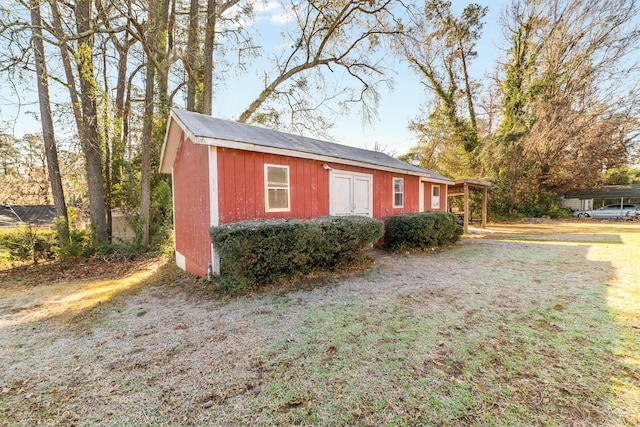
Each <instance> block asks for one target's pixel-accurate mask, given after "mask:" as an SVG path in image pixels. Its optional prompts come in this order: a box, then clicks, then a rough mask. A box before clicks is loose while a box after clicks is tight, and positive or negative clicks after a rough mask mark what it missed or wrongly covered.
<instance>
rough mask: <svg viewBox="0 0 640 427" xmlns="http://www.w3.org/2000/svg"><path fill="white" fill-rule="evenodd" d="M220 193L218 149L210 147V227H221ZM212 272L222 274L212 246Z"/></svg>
mask: <svg viewBox="0 0 640 427" xmlns="http://www.w3.org/2000/svg"><path fill="white" fill-rule="evenodd" d="M219 200H220V199H219V193H218V148H217V147H213V146H209V225H210V226H211V227H217V226H218V225H220V206H219ZM211 272H212V273H213V274H215V275H219V274H220V256H219V255H218V252H217V251H216V250H215V249H214V248H213V245H211Z"/></svg>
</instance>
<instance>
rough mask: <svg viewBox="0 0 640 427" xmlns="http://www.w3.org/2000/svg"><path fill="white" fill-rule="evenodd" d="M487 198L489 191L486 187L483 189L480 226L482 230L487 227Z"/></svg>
mask: <svg viewBox="0 0 640 427" xmlns="http://www.w3.org/2000/svg"><path fill="white" fill-rule="evenodd" d="M487 196H488V190H487V187H484V188H483V189H482V224H480V228H485V227H486V226H487Z"/></svg>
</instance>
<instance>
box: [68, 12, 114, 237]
mask: <svg viewBox="0 0 640 427" xmlns="http://www.w3.org/2000/svg"><path fill="white" fill-rule="evenodd" d="M75 18H76V27H77V31H78V36H77V37H78V47H77V51H76V61H77V67H78V79H79V81H80V92H81V95H80V103H81V107H82V133H81V136H82V147H83V150H84V155H85V162H86V168H87V183H88V187H89V189H88V190H89V212H90V216H91V224H92V227H93V229H94V237H95V238H96V243H98V242H99V241H107V240H108V239H109V235H108V233H107V216H106V211H105V204H104V195H105V194H104V179H103V176H102V150H101V141H100V135H99V132H98V112H97V106H96V90H97V87H96V80H95V75H94V63H93V35H94V30H93V29H92V22H93V16H92V0H78V1H77V2H76V4H75Z"/></svg>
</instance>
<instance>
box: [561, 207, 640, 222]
mask: <svg viewBox="0 0 640 427" xmlns="http://www.w3.org/2000/svg"><path fill="white" fill-rule="evenodd" d="M573 216H575V217H578V218H597V219H630V220H632V219H636V218H637V217H640V208H639V207H638V206H636V205H631V204H623V205H622V206H621V205H606V206H603V207H601V208H597V209H591V210H586V211H575V212H574V213H573Z"/></svg>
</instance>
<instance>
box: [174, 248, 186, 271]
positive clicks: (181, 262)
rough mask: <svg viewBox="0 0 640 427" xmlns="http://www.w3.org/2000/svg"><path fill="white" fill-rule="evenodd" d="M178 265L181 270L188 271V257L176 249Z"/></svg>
mask: <svg viewBox="0 0 640 427" xmlns="http://www.w3.org/2000/svg"><path fill="white" fill-rule="evenodd" d="M176 265H177V266H178V267H179V268H180V269H181V270H184V271H187V259H186V258H185V256H184V255H182V254H181V253H180V252H178V251H176Z"/></svg>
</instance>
